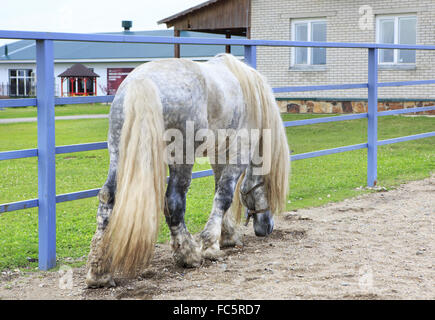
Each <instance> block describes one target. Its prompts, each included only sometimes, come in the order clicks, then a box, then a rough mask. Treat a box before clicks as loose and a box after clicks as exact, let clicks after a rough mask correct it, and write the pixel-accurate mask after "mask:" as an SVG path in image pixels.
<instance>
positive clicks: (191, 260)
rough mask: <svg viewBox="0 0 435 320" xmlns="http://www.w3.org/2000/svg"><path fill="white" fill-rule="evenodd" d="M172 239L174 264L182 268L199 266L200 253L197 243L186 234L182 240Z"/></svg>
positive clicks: (200, 260)
mask: <svg viewBox="0 0 435 320" xmlns="http://www.w3.org/2000/svg"><path fill="white" fill-rule="evenodd" d="M180 242H181V244H180V243H179V242H178V241H173V243H172V256H173V258H174V261H175V264H176V265H177V266H179V267H182V268H197V267H199V266H201V263H202V255H201V249H200V247H199V246H198V243H197V242H196V241H195V240H194V239H193V237H192V236H191V235H190V234H188V235H187V236H186V237H185V238H184V239H183V240H182V241H180Z"/></svg>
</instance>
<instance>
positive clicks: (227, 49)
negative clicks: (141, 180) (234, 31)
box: [225, 32, 231, 53]
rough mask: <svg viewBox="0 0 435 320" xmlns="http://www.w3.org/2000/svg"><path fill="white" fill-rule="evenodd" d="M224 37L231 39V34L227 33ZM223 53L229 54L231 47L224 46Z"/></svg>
mask: <svg viewBox="0 0 435 320" xmlns="http://www.w3.org/2000/svg"><path fill="white" fill-rule="evenodd" d="M225 37H226V38H227V39H231V33H230V32H227V34H226V35H225ZM225 53H231V46H225Z"/></svg>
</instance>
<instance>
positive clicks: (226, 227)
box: [212, 164, 243, 248]
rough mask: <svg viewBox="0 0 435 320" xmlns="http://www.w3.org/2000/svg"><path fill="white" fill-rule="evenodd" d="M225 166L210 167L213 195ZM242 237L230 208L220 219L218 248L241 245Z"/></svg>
mask: <svg viewBox="0 0 435 320" xmlns="http://www.w3.org/2000/svg"><path fill="white" fill-rule="evenodd" d="M225 166H226V165H219V164H215V165H212V168H213V173H214V178H215V193H216V191H217V189H218V183H219V180H220V178H221V175H222V171H223V169H224V168H225ZM242 244H243V243H242V236H241V234H240V232H239V230H238V228H237V225H236V223H235V222H234V216H233V212H232V211H231V208H230V209H228V210H227V212H225V214H224V216H223V218H222V230H221V237H220V247H221V248H225V247H234V246H238V245H242Z"/></svg>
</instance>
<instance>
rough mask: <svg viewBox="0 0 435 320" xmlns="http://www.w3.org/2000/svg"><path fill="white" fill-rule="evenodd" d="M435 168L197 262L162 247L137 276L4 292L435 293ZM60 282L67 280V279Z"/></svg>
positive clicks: (70, 295)
mask: <svg viewBox="0 0 435 320" xmlns="http://www.w3.org/2000/svg"><path fill="white" fill-rule="evenodd" d="M434 222H435V175H433V176H432V177H431V178H428V179H425V180H422V181H414V182H410V183H407V184H404V185H402V186H400V187H398V188H396V189H395V190H391V191H380V192H377V193H372V194H367V195H363V196H359V197H357V198H353V199H348V200H345V201H343V202H340V203H331V204H328V205H326V206H323V207H319V208H311V209H304V210H298V211H294V212H288V213H285V214H283V215H281V216H279V217H277V218H276V221H275V230H274V232H273V233H272V234H271V235H270V236H269V237H267V238H257V237H255V236H254V234H253V230H252V225H250V226H249V227H247V228H245V227H241V228H242V231H243V232H244V246H243V247H241V248H229V249H225V253H226V255H225V257H224V258H223V259H222V260H221V261H215V262H209V261H207V262H205V263H204V264H203V265H202V266H201V267H200V268H197V269H182V268H178V267H176V266H174V264H173V262H172V258H171V252H170V248H169V245H167V244H160V245H157V247H156V254H155V257H154V260H153V262H152V264H151V266H150V267H149V268H148V269H147V270H145V272H144V273H143V274H142V275H141V276H140V277H139V278H137V279H131V280H125V279H118V280H117V283H118V286H117V287H116V288H111V289H93V290H92V289H85V285H84V279H85V268H84V267H81V268H75V269H72V279H73V281H72V288H71V287H70V288H65V286H67V285H65V282H62V281H63V280H64V278H62V277H64V276H65V275H64V274H60V273H59V272H29V273H20V272H13V271H12V272H4V273H3V274H1V275H0V299H435V274H434V261H435V259H434V253H433V249H434V248H433V246H434ZM59 280H61V284H60V285H59Z"/></svg>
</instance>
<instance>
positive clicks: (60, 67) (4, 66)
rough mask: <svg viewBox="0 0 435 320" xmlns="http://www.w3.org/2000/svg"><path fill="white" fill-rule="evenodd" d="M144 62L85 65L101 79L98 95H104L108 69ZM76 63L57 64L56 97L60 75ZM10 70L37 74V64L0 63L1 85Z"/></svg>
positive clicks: (58, 92) (7, 80) (55, 68)
mask: <svg viewBox="0 0 435 320" xmlns="http://www.w3.org/2000/svg"><path fill="white" fill-rule="evenodd" d="M142 63H143V62H100V63H98V62H92V63H83V65H84V66H86V67H88V68H94V72H95V73H96V74H98V75H99V76H100V77H99V78H97V86H98V88H97V94H98V95H104V94H105V93H104V92H103V91H102V89H101V87H107V68H135V67H137V66H139V65H140V64H142ZM73 64H74V63H55V65H54V77H55V93H56V96H59V95H60V89H61V85H60V78H59V77H58V75H59V74H61V73H62V72H64V71H65V70H66V69H68V68H69V67H71V66H72V65H73ZM9 69H32V70H33V71H34V72H35V74H36V64H35V63H0V84H2V83H4V84H8V83H9V71H8V70H9ZM64 92H66V82H64Z"/></svg>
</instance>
